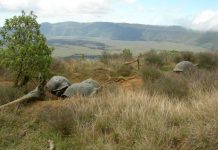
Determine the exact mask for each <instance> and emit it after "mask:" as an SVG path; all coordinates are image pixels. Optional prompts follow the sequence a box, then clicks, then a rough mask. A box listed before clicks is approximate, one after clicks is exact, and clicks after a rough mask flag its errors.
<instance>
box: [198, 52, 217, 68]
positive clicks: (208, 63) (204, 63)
mask: <svg viewBox="0 0 218 150" xmlns="http://www.w3.org/2000/svg"><path fill="white" fill-rule="evenodd" d="M197 58H198V65H199V67H200V68H204V69H208V70H211V69H215V68H218V54H216V53H206V52H204V53H199V54H198V55H197Z"/></svg>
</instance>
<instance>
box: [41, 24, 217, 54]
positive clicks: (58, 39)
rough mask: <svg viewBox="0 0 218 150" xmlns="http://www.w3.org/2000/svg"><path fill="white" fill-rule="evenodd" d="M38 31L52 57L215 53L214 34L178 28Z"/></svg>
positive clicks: (43, 28)
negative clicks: (106, 53)
mask: <svg viewBox="0 0 218 150" xmlns="http://www.w3.org/2000/svg"><path fill="white" fill-rule="evenodd" d="M41 31H42V33H43V34H44V35H45V36H46V37H47V39H48V43H49V44H50V45H52V46H54V47H55V49H56V50H55V52H54V56H57V57H68V56H71V55H74V54H79V53H84V54H87V55H99V54H101V53H102V51H104V50H107V51H110V52H119V51H121V50H122V49H124V48H129V49H131V50H132V51H134V53H139V52H143V51H147V50H150V49H157V50H178V51H181V50H183V51H184V50H185V51H206V50H212V51H216V50H218V32H199V31H193V30H191V29H186V28H183V27H180V26H152V25H141V24H127V23H110V22H94V23H78V22H62V23H54V24H51V23H42V24H41Z"/></svg>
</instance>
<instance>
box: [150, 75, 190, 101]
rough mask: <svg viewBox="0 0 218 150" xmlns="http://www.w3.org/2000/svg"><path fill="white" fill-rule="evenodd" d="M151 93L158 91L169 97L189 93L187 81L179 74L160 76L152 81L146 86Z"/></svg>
mask: <svg viewBox="0 0 218 150" xmlns="http://www.w3.org/2000/svg"><path fill="white" fill-rule="evenodd" d="M147 89H148V90H149V92H151V93H155V92H158V93H160V94H165V95H167V96H169V97H170V98H179V99H180V98H184V97H187V96H188V94H189V87H188V83H187V82H186V80H185V79H183V78H182V77H181V76H161V77H160V78H159V79H157V80H156V81H155V82H154V83H152V84H150V85H148V86H147Z"/></svg>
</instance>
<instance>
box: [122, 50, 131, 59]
mask: <svg viewBox="0 0 218 150" xmlns="http://www.w3.org/2000/svg"><path fill="white" fill-rule="evenodd" d="M122 55H123V58H124V60H125V61H128V60H131V59H132V57H133V56H132V52H131V51H130V49H126V48H125V49H124V50H123V52H122Z"/></svg>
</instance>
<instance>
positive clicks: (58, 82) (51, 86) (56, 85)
mask: <svg viewBox="0 0 218 150" xmlns="http://www.w3.org/2000/svg"><path fill="white" fill-rule="evenodd" d="M70 85H71V83H70V81H69V80H68V79H67V78H65V77H63V76H53V77H52V78H51V79H50V80H49V81H48V82H47V84H46V87H47V88H48V90H49V91H50V92H54V91H59V90H62V89H64V88H67V87H68V86H70Z"/></svg>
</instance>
